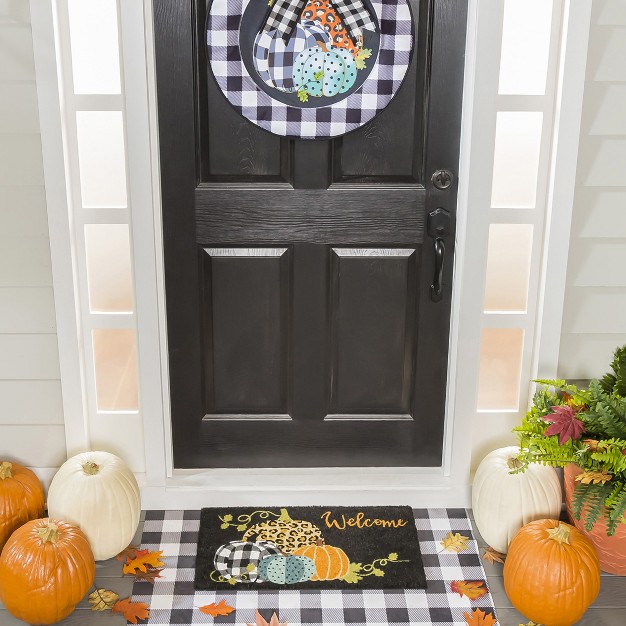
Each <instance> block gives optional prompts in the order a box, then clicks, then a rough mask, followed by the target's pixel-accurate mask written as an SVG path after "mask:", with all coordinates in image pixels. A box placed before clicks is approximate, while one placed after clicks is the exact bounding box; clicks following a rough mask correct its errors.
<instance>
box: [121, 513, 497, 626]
mask: <svg viewBox="0 0 626 626" xmlns="http://www.w3.org/2000/svg"><path fill="white" fill-rule="evenodd" d="M414 516H415V524H416V526H417V534H418V538H419V541H420V548H421V552H422V559H423V563H424V569H425V572H426V578H427V583H428V588H427V589H425V590H408V591H407V590H401V589H394V590H354V591H352V590H349V591H337V590H330V591H326V590H324V591H322V590H316V591H296V590H290V591H287V590H284V591H240V590H238V589H237V590H236V589H232V590H226V591H219V592H216V591H196V590H195V588H194V573H195V561H196V556H195V555H196V549H197V541H198V531H199V528H200V511H199V510H198V511H148V512H147V514H146V521H145V525H144V531H143V536H142V539H141V545H142V547H143V548H146V549H149V550H162V551H163V557H164V560H165V564H166V565H165V569H164V570H163V572H162V573H161V576H162V578H160V579H157V580H156V582H155V584H154V585H152V584H150V583H147V582H135V583H134V586H133V600H134V601H135V602H145V603H146V604H148V605H149V607H150V618H149V620H148V622H147V623H148V624H152V625H155V626H157V625H158V626H166V625H169V624H183V625H187V624H189V625H190V624H208V623H213V622H214V623H216V624H236V625H237V626H242V625H244V624H254V623H255V614H256V610H257V609H258V610H259V612H260V613H261V615H263V617H265V619H267V620H269V618H270V617H271V615H272V613H274V612H276V613H277V615H278V616H279V617H280V621H281V622H287V624H288V626H344V625H350V626H409V625H419V624H432V625H433V626H467V621H466V619H465V615H470V616H471V615H472V613H473V612H474V611H476V610H479V611H481V612H482V613H485V614H488V615H492V616H493V615H495V609H494V606H493V600H492V598H491V594H489V593H487V594H485V595H484V596H482V597H480V598H478V599H476V600H470V599H469V598H467V597H465V596H463V595H459V594H458V593H455V592H453V591H452V590H451V583H452V582H453V581H459V580H467V581H482V582H484V583H485V585H486V576H485V572H484V570H483V567H482V565H481V561H480V556H479V554H478V546H477V544H476V542H475V541H473V540H472V539H471V537H472V529H471V524H470V521H469V519H468V518H467V516H466V513H465V510H463V509H416V510H414ZM449 533H453V534H456V533H459V534H460V535H463V536H467V537H469V538H470V541H469V542H468V543H467V547H466V548H465V549H464V550H463V551H461V552H459V553H456V552H451V551H448V550H444V549H443V548H442V544H441V542H442V541H443V540H444V539H445V538H446V537H447V536H448V535H449ZM221 600H225V602H226V604H227V605H229V606H232V607H233V608H234V609H235V610H234V611H233V612H232V613H230V614H229V615H226V616H219V617H217V618H215V620H214V619H213V618H212V617H210V616H208V615H206V614H204V613H202V611H200V610H199V607H201V606H206V605H209V604H211V603H212V602H215V603H216V604H217V603H219V602H220V601H221ZM497 623H498V622H495V624H494V626H495V625H497Z"/></svg>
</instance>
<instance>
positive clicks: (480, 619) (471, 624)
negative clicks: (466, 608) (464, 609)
mask: <svg viewBox="0 0 626 626" xmlns="http://www.w3.org/2000/svg"><path fill="white" fill-rule="evenodd" d="M463 617H464V618H465V621H466V622H467V625H468V626H494V624H495V623H496V620H495V618H494V617H493V614H492V613H486V612H485V611H481V610H480V609H474V610H473V611H472V613H471V614H469V613H463Z"/></svg>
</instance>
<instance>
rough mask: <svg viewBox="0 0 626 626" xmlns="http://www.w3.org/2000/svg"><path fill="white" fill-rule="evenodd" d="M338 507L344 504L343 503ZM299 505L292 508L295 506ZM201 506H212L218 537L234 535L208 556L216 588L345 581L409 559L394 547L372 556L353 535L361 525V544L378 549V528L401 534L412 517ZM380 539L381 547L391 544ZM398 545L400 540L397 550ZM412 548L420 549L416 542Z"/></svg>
mask: <svg viewBox="0 0 626 626" xmlns="http://www.w3.org/2000/svg"><path fill="white" fill-rule="evenodd" d="M339 508H340V509H341V511H343V510H344V507H339ZM397 508H399V509H401V510H402V509H408V507H397ZM303 510H304V509H297V511H298V512H301V511H303ZM204 511H211V517H212V526H213V528H214V529H215V532H216V533H217V536H218V537H219V536H220V534H221V533H224V536H226V535H228V534H232V533H233V532H235V533H237V535H238V536H239V538H238V539H236V540H231V541H226V542H224V543H222V544H221V545H219V547H218V548H217V549H216V550H215V552H214V554H213V556H212V565H213V569H212V570H211V571H210V572H209V574H208V577H209V580H210V581H212V582H213V583H216V584H217V585H218V588H219V585H220V584H223V585H238V584H249V583H255V585H254V586H255V587H256V586H257V585H258V584H263V583H265V585H267V584H270V585H279V586H285V585H291V586H293V585H297V586H300V585H303V586H306V585H307V584H311V583H318V584H324V583H325V582H328V581H332V582H336V583H339V584H345V585H346V587H349V586H351V585H355V584H357V585H358V583H360V582H361V581H363V580H364V579H366V578H367V577H370V576H372V577H375V578H384V577H385V576H386V575H387V572H388V571H389V568H392V569H393V568H394V567H396V566H397V565H400V564H408V563H410V562H411V560H410V559H408V558H401V553H399V552H393V551H392V552H389V553H386V554H382V555H380V554H378V555H376V556H377V557H378V558H373V559H372V558H371V556H373V555H370V553H369V552H364V551H362V550H361V549H360V546H359V545H358V540H357V543H356V544H355V539H356V538H357V537H358V536H359V535H358V533H359V532H360V531H365V535H364V536H367V537H368V539H367V543H368V544H369V545H367V546H365V547H366V548H369V547H372V548H373V549H374V550H375V551H378V550H379V545H380V543H381V542H379V541H377V540H376V538H377V536H378V533H379V532H383V533H386V534H388V535H389V536H388V539H390V540H391V541H393V537H394V536H395V537H401V536H404V534H405V531H404V529H403V526H406V525H407V524H409V523H410V526H409V529H408V530H409V531H410V529H411V526H412V527H413V528H414V526H415V524H414V522H413V520H412V518H409V519H408V520H406V519H400V518H398V519H391V518H389V519H387V518H385V519H383V518H380V519H379V518H377V517H375V513H372V512H369V511H368V512H366V513H364V512H361V511H357V512H354V513H353V512H352V511H348V512H347V513H343V512H341V513H337V514H335V513H333V511H331V510H326V511H324V510H323V509H319V510H318V509H315V514H311V515H307V516H306V517H309V519H304V517H305V516H304V515H301V514H300V515H298V514H296V513H294V514H293V515H291V514H290V513H289V510H288V509H287V508H281V509H279V510H255V511H251V512H245V513H240V514H233V513H230V512H226V513H221V512H218V511H217V510H216V509H204V510H203V514H204ZM408 511H409V512H410V509H408ZM378 527H381V531H379V530H378ZM322 528H324V530H322ZM323 533H327V534H328V535H329V536H331V537H332V542H331V543H329V544H327V543H326V541H325V539H324V536H323ZM340 536H343V537H345V538H346V539H347V541H345V542H344V545H343V546H342V545H341V542H340V541H338V540H337V539H338V537H340ZM415 536H416V535H415ZM372 539H373V540H374V541H372ZM382 543H383V545H384V547H387V546H389V545H393V543H392V544H389V543H387V542H382ZM401 548H402V544H401V543H400V544H399V545H398V550H400V549H401ZM417 550H418V554H419V544H417ZM200 554H201V550H199V557H198V558H201V557H200ZM364 556H367V557H368V559H367V560H366V559H365V558H364ZM405 556H406V555H405ZM364 561H365V562H364Z"/></svg>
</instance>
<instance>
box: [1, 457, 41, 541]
mask: <svg viewBox="0 0 626 626" xmlns="http://www.w3.org/2000/svg"><path fill="white" fill-rule="evenodd" d="M43 508H44V495H43V488H42V486H41V483H40V482H39V479H38V478H37V476H36V475H35V473H34V472H32V471H31V470H29V469H28V468H26V467H22V466H21V465H18V464H17V463H9V461H2V462H0V552H2V548H3V546H4V544H5V543H6V542H7V540H8V539H9V537H10V536H11V534H12V533H13V531H14V530H16V529H18V528H19V527H20V526H21V525H22V524H25V523H26V522H28V521H29V520H31V519H37V518H38V517H43Z"/></svg>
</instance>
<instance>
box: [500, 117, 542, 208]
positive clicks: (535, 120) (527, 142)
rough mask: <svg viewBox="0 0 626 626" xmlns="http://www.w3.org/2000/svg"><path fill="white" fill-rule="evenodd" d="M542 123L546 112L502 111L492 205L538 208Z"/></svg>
mask: <svg viewBox="0 0 626 626" xmlns="http://www.w3.org/2000/svg"><path fill="white" fill-rule="evenodd" d="M542 123H543V113H536V112H526V111H500V112H499V113H498V117H497V119H496V145H495V151H494V157H493V159H494V160H493V183H492V187H491V206H493V207H506V208H534V206H535V200H536V197H537V174H538V173H539V149H540V146H541V126H542Z"/></svg>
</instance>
